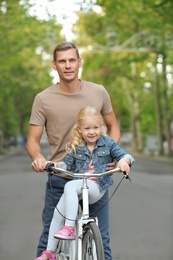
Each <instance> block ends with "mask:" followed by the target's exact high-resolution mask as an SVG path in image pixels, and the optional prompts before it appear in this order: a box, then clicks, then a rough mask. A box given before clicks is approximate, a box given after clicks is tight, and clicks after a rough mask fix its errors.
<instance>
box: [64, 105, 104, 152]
mask: <svg viewBox="0 0 173 260" xmlns="http://www.w3.org/2000/svg"><path fill="white" fill-rule="evenodd" d="M86 118H94V119H95V120H97V121H98V122H99V123H100V125H101V134H102V135H106V134H107V128H106V125H105V122H104V119H103V116H102V115H101V113H100V112H99V111H98V110H97V109H96V108H95V107H89V106H87V107H84V108H82V109H81V110H80V111H79V113H78V116H77V121H76V123H75V125H74V126H73V128H72V132H71V139H70V142H69V143H67V145H66V151H67V152H68V153H76V149H75V146H76V145H77V146H84V144H85V142H84V139H83V137H82V134H81V133H80V132H79V127H80V126H81V122H82V121H83V120H85V119H86Z"/></svg>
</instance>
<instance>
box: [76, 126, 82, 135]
mask: <svg viewBox="0 0 173 260" xmlns="http://www.w3.org/2000/svg"><path fill="white" fill-rule="evenodd" d="M77 130H78V131H79V133H80V134H81V133H82V131H81V128H80V126H79V125H78V126H77Z"/></svg>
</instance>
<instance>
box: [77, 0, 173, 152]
mask: <svg viewBox="0 0 173 260" xmlns="http://www.w3.org/2000/svg"><path fill="white" fill-rule="evenodd" d="M90 3H91V6H90V8H89V10H86V9H83V8H81V10H80V12H79V13H78V17H79V19H78V21H77V22H76V24H75V25H74V28H73V30H74V33H75V35H76V43H78V45H79V44H80V45H81V46H86V48H85V51H84V52H83V53H82V56H83V57H84V69H83V76H84V77H85V78H87V79H88V80H95V81H96V82H100V83H102V84H104V85H105V87H106V88H107V90H108V91H109V93H110V95H111V98H112V103H113V106H114V109H115V112H116V115H117V117H118V119H119V122H120V126H121V131H122V132H125V131H131V132H132V133H133V137H134V138H133V148H134V150H138V151H142V150H143V148H144V146H145V138H146V136H147V135H149V134H157V135H158V137H159V142H160V146H159V153H160V154H161V153H163V141H164V139H166V140H167V142H168V144H169V149H168V154H170V153H171V150H170V147H171V146H170V144H171V134H173V133H171V128H170V125H171V120H172V117H173V104H172V102H171V100H172V96H173V87H172V82H173V81H168V76H169V78H171V80H172V78H173V75H172V64H173V60H172V59H173V58H172V57H173V56H172V52H173V47H172V46H173V44H172V43H173V36H172V35H173V16H172V9H173V2H172V1H171V0H163V1H161V0H160V1H153V0H143V1H137V0H132V1H130V2H129V1H128V0H125V1H120V0H116V1H114V0H109V1H104V0H97V3H96V4H97V5H98V6H99V7H101V9H100V10H101V11H99V12H96V10H99V9H98V8H96V7H98V6H96V5H94V4H93V5H92V3H93V1H90ZM168 67H169V68H171V69H170V72H169V73H168V71H167V69H168ZM168 74H169V75H168ZM156 91H157V92H158V95H156ZM159 121H161V122H160V124H159V123H158V122H159Z"/></svg>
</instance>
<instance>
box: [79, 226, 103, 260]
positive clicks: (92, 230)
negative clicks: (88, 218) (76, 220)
mask: <svg viewBox="0 0 173 260" xmlns="http://www.w3.org/2000/svg"><path fill="white" fill-rule="evenodd" d="M82 260H105V258H104V249H103V242H102V237H101V234H100V230H99V228H98V226H97V224H96V223H95V222H90V223H88V224H86V225H85V226H84V234H83V239H82Z"/></svg>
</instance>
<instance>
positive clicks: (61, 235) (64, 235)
mask: <svg viewBox="0 0 173 260" xmlns="http://www.w3.org/2000/svg"><path fill="white" fill-rule="evenodd" d="M63 229H66V230H67V231H68V232H69V233H70V234H69V235H68V234H67V233H65V232H64V231H63ZM54 238H58V239H63V240H75V239H76V236H75V232H74V230H73V229H71V228H70V227H68V226H63V227H62V229H61V230H60V231H58V232H56V233H54ZM40 260H41V259H40Z"/></svg>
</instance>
